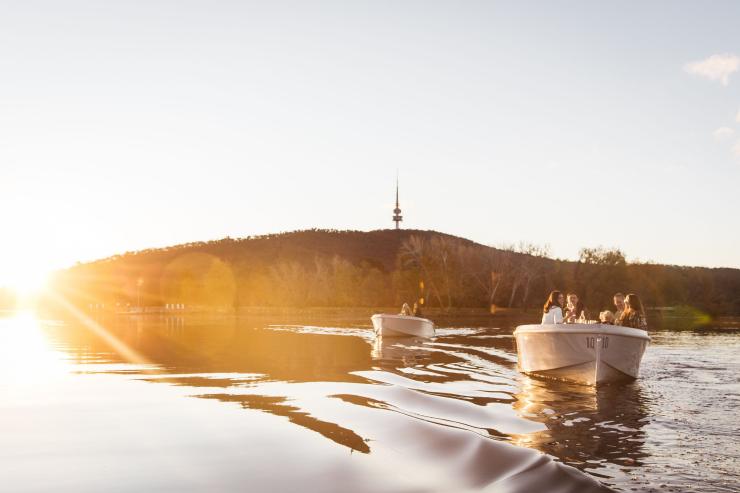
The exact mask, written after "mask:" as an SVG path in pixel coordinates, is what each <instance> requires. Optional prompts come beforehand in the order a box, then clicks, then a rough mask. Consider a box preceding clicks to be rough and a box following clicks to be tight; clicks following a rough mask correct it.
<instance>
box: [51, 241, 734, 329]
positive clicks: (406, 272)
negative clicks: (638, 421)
mask: <svg viewBox="0 0 740 493" xmlns="http://www.w3.org/2000/svg"><path fill="white" fill-rule="evenodd" d="M54 286H55V290H56V291H57V292H58V293H60V294H62V295H63V296H64V297H65V298H66V299H68V300H69V301H71V302H72V303H74V304H77V305H80V306H89V305H90V304H98V305H105V306H107V307H116V306H117V307H125V306H136V305H144V306H146V305H156V306H159V305H167V304H178V305H179V304H185V305H187V306H202V307H238V306H394V305H399V304H400V303H402V302H403V301H415V300H416V299H417V297H420V298H423V299H424V300H425V302H426V304H427V305H429V306H436V307H440V308H444V309H450V308H456V307H488V306H490V305H492V304H495V305H497V306H504V307H524V308H527V307H532V306H537V305H540V304H541V303H542V302H543V300H544V299H545V297H546V295H547V293H548V292H549V291H550V290H551V289H556V288H557V289H561V290H564V291H575V292H577V293H579V294H580V295H581V298H582V299H584V300H585V302H586V304H587V305H588V306H590V307H591V308H592V310H598V309H601V308H606V307H608V306H609V303H610V299H611V296H612V294H613V293H614V292H616V291H622V292H636V293H638V294H640V295H641V296H642V297H643V299H644V301H645V303H646V305H648V306H690V307H693V308H696V309H699V310H702V311H705V312H709V313H712V314H740V270H738V269H729V268H727V269H708V268H700V267H681V266H667V265H659V264H644V263H640V264H629V263H627V262H626V261H625V258H624V255H622V253H621V252H619V251H610V250H603V249H584V250H583V251H582V252H581V260H580V261H578V262H572V261H562V260H556V259H552V258H549V257H548V256H547V250H546V249H543V248H540V247H537V246H534V245H519V246H517V247H510V248H505V249H501V248H493V247H489V246H485V245H481V244H478V243H475V242H473V241H470V240H467V239H464V238H459V237H455V236H451V235H447V234H443V233H439V232H436V231H420V230H377V231H369V232H362V231H334V230H306V231H295V232H290V233H280V234H274V235H265V236H256V237H249V238H242V239H231V238H225V239H222V240H218V241H210V242H199V243H188V244H182V245H177V246H173V247H168V248H161V249H151V250H144V251H139V252H128V253H125V254H122V255H116V256H113V257H110V258H106V259H102V260H98V261H95V262H90V263H85V264H78V265H76V266H74V267H72V268H70V269H67V270H65V271H62V272H59V273H58V274H57V275H56V276H55V281H54Z"/></svg>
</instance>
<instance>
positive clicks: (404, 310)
mask: <svg viewBox="0 0 740 493" xmlns="http://www.w3.org/2000/svg"><path fill="white" fill-rule="evenodd" d="M399 315H403V316H406V317H423V316H424V315H422V313H421V306H420V305H419V304H418V303H414V308H411V307H410V306H409V304H408V303H404V304H403V306H402V307H401V313H399Z"/></svg>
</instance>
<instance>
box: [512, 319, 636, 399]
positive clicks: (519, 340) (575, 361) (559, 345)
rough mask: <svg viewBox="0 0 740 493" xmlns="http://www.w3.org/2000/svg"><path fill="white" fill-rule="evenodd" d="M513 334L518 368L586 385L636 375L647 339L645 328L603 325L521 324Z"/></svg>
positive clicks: (526, 371) (537, 374)
mask: <svg viewBox="0 0 740 493" xmlns="http://www.w3.org/2000/svg"><path fill="white" fill-rule="evenodd" d="M514 337H515V338H516V351H517V354H518V356H519V364H518V366H519V371H522V372H524V373H528V374H533V375H536V376H541V377H548V378H554V379H558V380H567V381H571V382H577V383H582V384H586V385H599V384H603V383H609V382H615V381H620V380H632V379H635V378H637V375H638V372H639V370H640V361H641V360H642V355H643V354H644V353H645V348H647V345H648V343H649V342H650V337H649V336H648V334H647V332H646V331H644V330H640V329H632V328H629V327H621V326H618V325H605V324H549V325H548V324H545V325H520V326H519V327H517V328H516V330H515V331H514Z"/></svg>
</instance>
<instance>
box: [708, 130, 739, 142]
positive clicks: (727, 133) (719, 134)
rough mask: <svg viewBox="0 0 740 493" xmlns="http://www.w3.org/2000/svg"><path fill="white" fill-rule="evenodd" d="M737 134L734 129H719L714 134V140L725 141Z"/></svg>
mask: <svg viewBox="0 0 740 493" xmlns="http://www.w3.org/2000/svg"><path fill="white" fill-rule="evenodd" d="M734 133H735V131H734V130H733V129H731V128H730V127H719V128H718V129H717V130H715V131H714V132H713V134H714V138H715V139H716V140H725V139H729V138H730V137H732V135H733V134H734Z"/></svg>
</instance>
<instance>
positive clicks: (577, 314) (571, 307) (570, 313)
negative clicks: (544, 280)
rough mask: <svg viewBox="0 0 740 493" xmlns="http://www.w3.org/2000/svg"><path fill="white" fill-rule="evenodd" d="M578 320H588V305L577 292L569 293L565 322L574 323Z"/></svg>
mask: <svg viewBox="0 0 740 493" xmlns="http://www.w3.org/2000/svg"><path fill="white" fill-rule="evenodd" d="M577 320H588V313H587V312H586V307H585V306H584V305H583V302H581V301H580V300H579V299H578V295H577V294H575V293H568V304H567V306H566V308H565V323H567V324H574V323H576V321H577Z"/></svg>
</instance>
